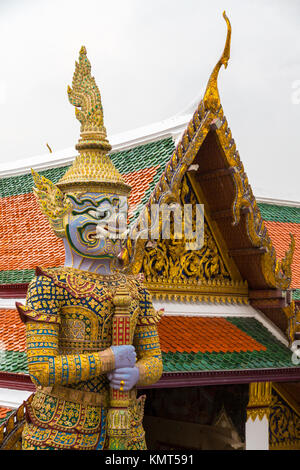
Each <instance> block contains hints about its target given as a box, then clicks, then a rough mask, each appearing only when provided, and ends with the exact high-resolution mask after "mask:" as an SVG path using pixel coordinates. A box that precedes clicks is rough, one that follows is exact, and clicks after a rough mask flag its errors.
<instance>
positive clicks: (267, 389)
mask: <svg viewBox="0 0 300 470" xmlns="http://www.w3.org/2000/svg"><path fill="white" fill-rule="evenodd" d="M271 403H272V382H252V383H250V384H249V402H248V406H247V420H248V419H250V418H251V419H252V421H255V420H256V418H259V420H260V421H261V420H262V419H263V417H264V416H266V417H267V418H269V415H270V406H271Z"/></svg>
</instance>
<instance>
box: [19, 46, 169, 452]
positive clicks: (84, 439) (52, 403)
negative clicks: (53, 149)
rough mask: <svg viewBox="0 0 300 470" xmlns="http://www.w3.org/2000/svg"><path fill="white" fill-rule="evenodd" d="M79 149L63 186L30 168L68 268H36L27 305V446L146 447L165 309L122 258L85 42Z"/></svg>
mask: <svg viewBox="0 0 300 470" xmlns="http://www.w3.org/2000/svg"><path fill="white" fill-rule="evenodd" d="M68 95H69V100H70V102H71V103H72V104H73V105H74V106H75V107H76V108H75V109H76V117H77V118H78V119H79V121H80V122H81V134H80V139H79V141H78V143H77V145H76V149H77V150H78V152H79V155H78V156H77V157H76V159H75V161H74V163H73V165H72V166H71V167H70V168H69V169H68V170H67V172H66V173H65V175H64V176H63V177H62V178H61V179H60V181H59V182H58V183H57V184H53V183H52V182H51V181H49V180H47V179H46V178H44V177H43V176H40V175H38V174H37V173H35V172H34V171H33V178H34V183H35V188H34V191H35V194H36V196H37V198H38V201H39V203H40V207H41V210H42V211H43V213H44V214H46V215H47V217H48V219H49V222H50V224H51V227H52V228H53V230H54V232H55V234H56V235H57V236H58V237H61V238H62V239H63V242H64V246H65V264H64V266H63V267H59V268H52V269H44V270H43V269H41V268H40V269H38V270H37V275H36V277H35V278H34V279H33V280H32V281H31V283H30V285H29V288H28V293H27V299H26V305H21V304H17V308H18V311H19V313H20V316H21V318H22V320H23V321H24V322H25V324H26V344H27V357H28V368H29V373H30V376H31V379H32V381H33V382H34V384H35V385H36V387H37V391H36V392H35V393H34V394H33V395H32V396H31V397H30V398H29V399H28V401H27V404H26V423H25V425H24V428H23V432H22V449H31V450H33V449H38V450H42V449H81V450H83V449H89V450H90V449H97V450H102V449H145V448H146V444H145V437H144V431H143V427H142V418H143V409H144V399H145V397H144V396H141V397H140V398H138V399H137V395H136V388H135V387H136V386H144V385H149V384H152V383H154V382H156V381H157V380H158V379H159V378H160V376H161V373H162V358H161V351H160V345H159V338H158V335H157V322H158V320H159V318H160V315H161V314H160V312H156V311H155V310H154V308H153V305H152V301H151V297H150V294H149V292H148V291H147V290H146V289H145V288H144V287H143V284H142V281H141V280H140V279H139V278H137V277H136V276H134V275H130V274H125V273H124V272H123V271H122V269H121V266H120V264H119V258H120V253H121V250H122V246H123V244H124V240H125V239H126V237H127V230H126V223H127V197H128V194H129V192H130V187H129V186H128V185H127V184H126V183H125V182H124V180H123V179H122V177H121V175H120V174H119V172H118V171H117V169H116V168H115V167H114V165H113V163H112V161H111V159H110V157H109V155H108V152H109V150H110V149H111V146H110V145H109V142H108V140H107V136H106V130H105V127H104V125H103V110H102V104H101V97H100V93H99V89H98V87H97V85H96V83H95V80H94V78H93V77H92V76H91V66H90V62H89V60H88V58H87V56H86V50H85V48H84V47H82V48H81V51H80V55H79V61H78V63H76V69H75V73H74V77H73V83H72V88H70V87H69V88H68Z"/></svg>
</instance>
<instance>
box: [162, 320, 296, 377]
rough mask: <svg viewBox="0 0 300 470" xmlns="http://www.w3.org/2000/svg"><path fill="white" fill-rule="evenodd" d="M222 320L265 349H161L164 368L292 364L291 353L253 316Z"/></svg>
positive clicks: (263, 366)
mask: <svg viewBox="0 0 300 470" xmlns="http://www.w3.org/2000/svg"><path fill="white" fill-rule="evenodd" d="M226 320H227V321H229V322H231V323H232V324H234V325H235V326H236V327H237V328H239V329H240V330H242V331H244V332H245V333H247V334H248V335H249V336H251V337H252V338H253V339H255V340H256V341H258V342H259V343H261V344H262V345H263V346H265V347H266V348H267V349H266V351H241V352H228V353H224V352H218V353H217V352H212V353H207V352H206V353H201V352H197V353H180V352H176V353H171V352H168V353H164V352H163V363H164V372H180V371H208V370H219V371H222V370H223V371H225V370H243V369H264V368H278V367H294V364H293V363H292V360H291V359H292V353H291V351H290V349H289V348H287V347H286V346H285V345H284V344H282V343H281V342H280V341H279V340H278V339H277V338H276V337H275V336H273V335H272V333H270V332H269V330H267V329H266V328H265V327H264V326H263V325H262V324H261V323H260V322H259V321H258V320H256V319H255V318H242V317H226Z"/></svg>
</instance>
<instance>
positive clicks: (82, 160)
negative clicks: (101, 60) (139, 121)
mask: <svg viewBox="0 0 300 470" xmlns="http://www.w3.org/2000/svg"><path fill="white" fill-rule="evenodd" d="M68 97H69V101H70V103H71V104H73V105H74V106H75V115H76V117H77V119H78V120H79V121H80V123H81V128H80V139H79V141H78V143H77V145H76V149H77V150H78V151H79V155H78V156H77V157H76V159H75V161H74V163H73V165H72V166H71V168H69V170H68V171H67V172H66V174H65V175H64V176H63V177H62V178H61V179H60V181H59V182H58V183H57V186H58V187H59V188H60V189H61V190H62V191H63V192H64V193H66V192H82V191H93V192H106V193H115V194H120V195H127V194H128V193H129V192H130V186H129V185H127V184H126V183H125V182H124V180H123V178H122V176H121V175H120V173H119V172H118V170H117V169H116V167H115V166H114V165H113V163H112V161H111V159H110V157H109V155H108V154H107V152H109V151H110V150H111V145H110V143H109V141H108V139H107V134H106V129H105V127H104V123H103V108H102V103H101V95H100V91H99V88H98V86H97V84H96V82H95V79H94V77H92V75H91V64H90V61H89V59H88V58H87V55H86V49H85V47H84V46H82V48H81V49H80V53H79V61H78V62H75V72H74V75H73V82H72V88H71V87H68ZM79 108H80V109H79Z"/></svg>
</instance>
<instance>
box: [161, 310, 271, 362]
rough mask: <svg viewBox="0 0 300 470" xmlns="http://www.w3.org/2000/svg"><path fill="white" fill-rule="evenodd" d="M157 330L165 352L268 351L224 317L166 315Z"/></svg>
mask: <svg viewBox="0 0 300 470" xmlns="http://www.w3.org/2000/svg"><path fill="white" fill-rule="evenodd" d="M158 332H159V338H160V343H161V350H162V351H163V352H165V353H167V352H187V353H191V352H194V353H197V352H202V353H205V352H241V351H266V347H265V346H263V345H262V344H260V343H259V342H257V341H256V340H254V339H253V338H251V336H249V335H247V333H245V332H243V331H241V330H240V329H239V328H237V327H236V326H235V325H233V324H232V323H230V322H228V321H227V320H226V319H225V318H217V317H187V316H175V315H165V316H164V317H162V319H161V321H160V322H159V324H158Z"/></svg>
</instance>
